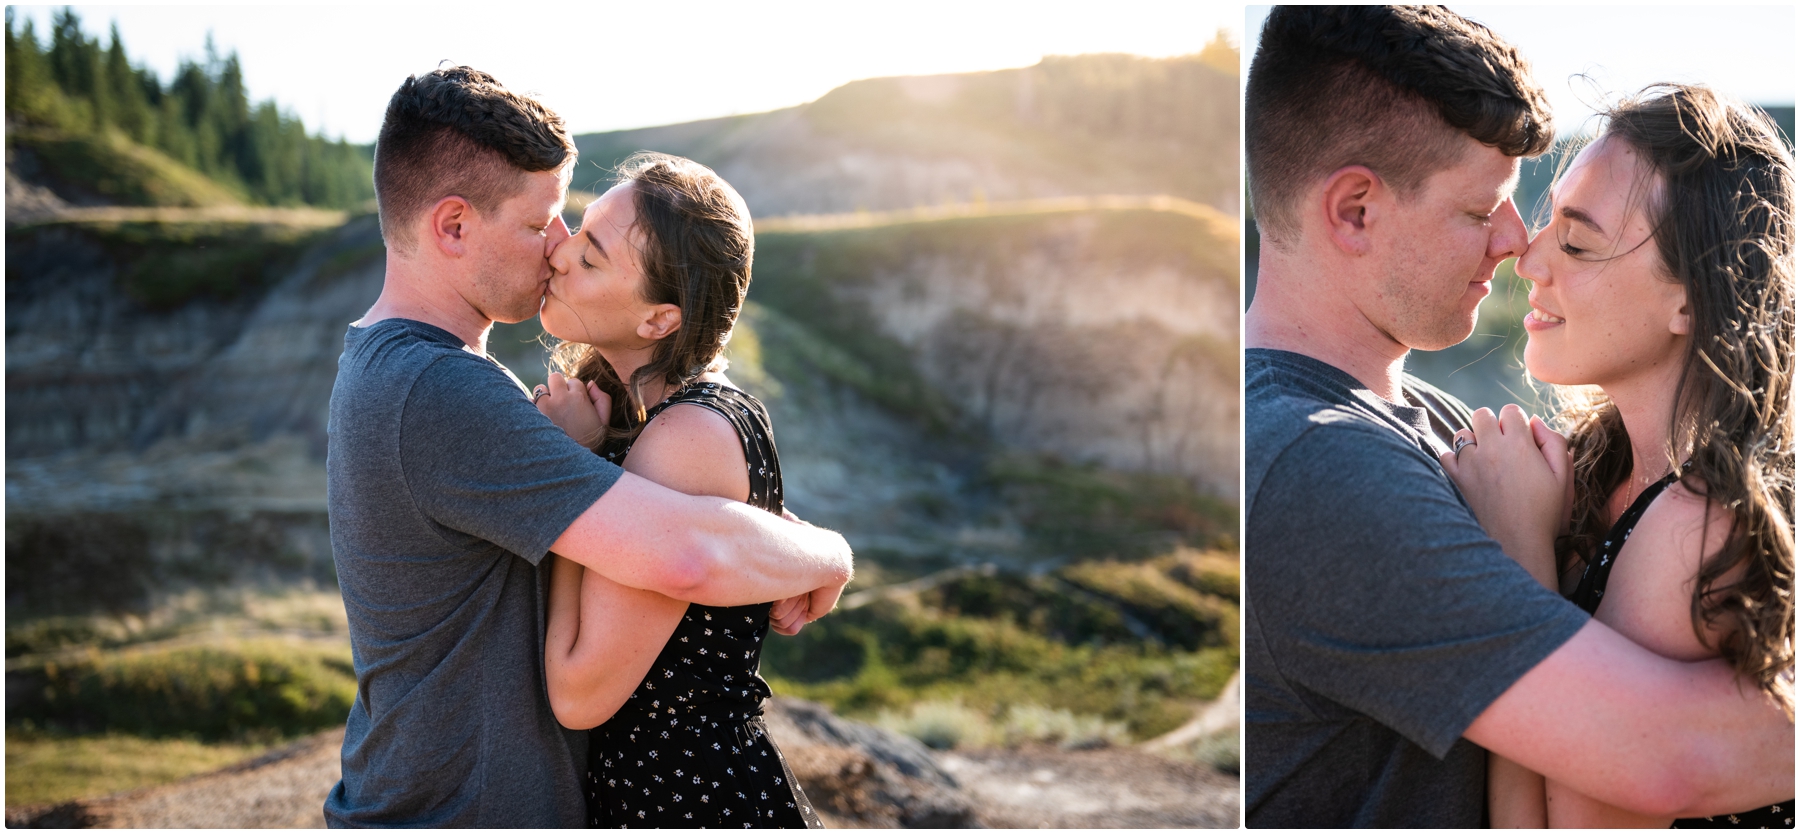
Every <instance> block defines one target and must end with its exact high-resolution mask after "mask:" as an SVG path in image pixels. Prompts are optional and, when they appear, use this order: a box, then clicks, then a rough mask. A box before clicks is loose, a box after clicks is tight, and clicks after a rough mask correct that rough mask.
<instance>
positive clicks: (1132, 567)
mask: <svg viewBox="0 0 1800 834" xmlns="http://www.w3.org/2000/svg"><path fill="white" fill-rule="evenodd" d="M1057 575H1058V576H1061V577H1062V578H1064V579H1067V580H1068V581H1069V582H1071V583H1073V584H1075V585H1077V586H1079V587H1081V588H1083V589H1086V590H1088V591H1091V592H1093V593H1096V594H1099V595H1101V596H1103V597H1105V598H1107V599H1111V600H1115V601H1117V602H1118V603H1119V604H1120V605H1121V606H1123V607H1124V608H1125V609H1126V610H1127V611H1129V612H1130V613H1131V614H1132V615H1133V616H1136V617H1138V618H1139V619H1140V620H1142V621H1143V622H1145V623H1146V624H1147V625H1148V626H1149V627H1150V628H1152V629H1154V630H1155V631H1156V632H1157V633H1158V634H1160V635H1162V636H1163V638H1164V639H1166V640H1168V641H1169V642H1171V643H1173V644H1175V645H1177V646H1180V647H1181V648H1184V649H1197V648H1200V647H1202V646H1235V645H1237V634H1238V629H1237V616H1238V615H1237V606H1235V605H1233V604H1231V603H1230V602H1227V601H1225V600H1223V599H1220V598H1219V597H1216V596H1210V595H1207V594H1204V593H1201V592H1199V591H1196V590H1194V589H1193V588H1191V587H1189V586H1187V585H1185V584H1183V583H1181V582H1178V581H1176V580H1175V579H1174V578H1173V577H1171V576H1170V575H1169V574H1168V573H1167V572H1165V571H1164V570H1163V569H1162V566H1161V565H1159V564H1157V563H1154V562H1152V563H1143V562H1137V563H1131V562H1110V561H1109V562H1082V563H1080V564H1075V565H1070V566H1068V567H1065V568H1063V569H1061V570H1059V571H1057ZM1233 596H1235V594H1233Z"/></svg>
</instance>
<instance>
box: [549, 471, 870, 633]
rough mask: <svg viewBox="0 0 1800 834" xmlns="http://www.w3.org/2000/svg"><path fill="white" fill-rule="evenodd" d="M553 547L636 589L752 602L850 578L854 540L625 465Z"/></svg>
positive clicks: (690, 598)
mask: <svg viewBox="0 0 1800 834" xmlns="http://www.w3.org/2000/svg"><path fill="white" fill-rule="evenodd" d="M550 549H551V550H553V551H555V552H556V553H558V554H560V555H562V556H563V557H565V558H567V559H569V560H571V561H574V562H577V563H579V564H581V565H584V566H586V567H588V568H590V569H592V570H593V571H594V572H596V573H598V574H600V575H601V576H604V577H606V578H608V579H611V580H612V581H614V582H617V583H619V584H621V585H625V586H627V587H631V588H642V589H644V590H647V591H655V592H657V593H659V594H663V595H665V596H670V597H674V598H675V599H679V600H682V601H683V602H697V603H700V604H701V605H722V606H728V605H750V604H753V603H758V602H768V601H770V600H777V599H785V598H787V597H791V596H796V595H799V594H805V593H809V592H812V591H816V590H819V589H826V588H840V589H841V588H842V587H843V585H844V583H846V582H848V581H849V580H850V574H851V562H850V545H849V544H848V543H846V542H845V541H844V537H843V536H840V535H838V534H837V533H834V532H832V531H830V530H825V529H823V528H819V527H814V526H812V525H808V524H795V523H793V522H791V521H786V520H784V519H782V518H780V517H778V516H775V515H773V514H771V513H767V512H764V511H762V510H759V509H757V508H755V507H752V506H750V505H748V504H744V503H741V502H737V501H732V500H729V499H726V498H717V497H710V496H697V495H683V494H681V493H679V492H676V491H675V490H672V489H668V488H666V487H662V486H658V485H657V484H655V483H652V482H651V481H649V480H647V479H645V478H641V477H638V476H636V475H633V474H631V473H625V474H623V475H621V476H620V477H619V481H618V482H617V483H615V484H613V486H612V488H610V489H608V490H607V491H606V494H605V495H602V496H601V497H600V500H598V501H595V502H594V505H593V506H592V507H589V508H588V509H587V511H586V512H583V513H582V514H581V516H580V517H579V518H577V519H576V520H575V523H573V524H571V525H569V529H567V530H565V531H563V534H562V536H561V537H560V538H558V539H557V540H556V542H555V543H554V544H552V545H551V546H550Z"/></svg>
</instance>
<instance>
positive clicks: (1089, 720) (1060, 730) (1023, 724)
mask: <svg viewBox="0 0 1800 834" xmlns="http://www.w3.org/2000/svg"><path fill="white" fill-rule="evenodd" d="M1000 737H1001V739H1003V740H1004V741H1005V742H1006V743H1007V744H1008V745H1018V744H1023V743H1026V742H1036V743H1039V744H1055V745H1058V746H1060V747H1063V748H1065V749H1069V750H1085V749H1089V748H1093V747H1106V746H1108V745H1114V744H1128V743H1130V741H1131V734H1130V731H1129V730H1128V729H1127V728H1126V726H1125V724H1124V723H1123V722H1120V721H1108V720H1106V719H1105V718H1101V717H1099V716H1096V715H1076V714H1075V713H1073V712H1070V711H1068V710H1066V709H1049V708H1048V707H1040V706H1038V705H1036V704H1020V705H1018V706H1014V707H1013V708H1011V709H1009V710H1007V711H1006V720H1005V721H1004V722H1003V723H1002V724H1001V726H1000Z"/></svg>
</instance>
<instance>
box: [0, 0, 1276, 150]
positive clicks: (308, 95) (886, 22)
mask: <svg viewBox="0 0 1800 834" xmlns="http://www.w3.org/2000/svg"><path fill="white" fill-rule="evenodd" d="M497 6H498V4H482V5H466V6H465V5H437V6H432V7H426V8H420V7H411V8H408V7H397V6H390V5H386V4H363V5H359V6H349V7H346V6H338V7H319V6H308V7H292V6H211V7H206V6H162V7H158V6H76V7H75V9H76V12H77V13H78V14H79V15H80V16H81V19H82V25H83V27H84V28H85V29H87V30H88V32H89V33H91V34H93V35H96V36H99V37H100V38H101V39H102V41H103V42H104V41H105V39H106V32H107V29H108V27H109V26H110V25H111V24H112V23H113V22H115V21H116V22H117V23H118V26H119V33H120V36H121V38H122V39H123V40H124V42H125V48H126V51H127V54H129V55H130V56H131V57H132V59H133V60H134V61H137V62H141V63H145V64H148V65H149V66H150V67H152V68H153V69H155V70H156V71H157V73H158V74H159V75H160V77H161V78H162V79H163V80H164V81H165V82H166V81H167V80H168V79H169V78H170V77H171V76H172V75H173V72H174V70H175V67H176V66H177V65H178V64H179V62H180V61H181V60H183V59H190V60H198V59H200V58H201V57H202V56H203V55H204V54H205V43H206V36H207V33H208V32H211V33H212V35H213V38H214V39H215V42H216V43H217V45H218V47H219V50H220V52H221V53H225V52H228V51H230V50H236V51H237V53H238V56H239V59H240V60H241V61H242V62H243V66H244V74H245V85H246V86H247V87H248V88H249V91H250V97H251V99H252V100H253V101H262V100H265V99H269V98H273V99H275V100H276V101H277V102H280V103H281V105H282V106H284V107H286V108H288V109H289V110H290V111H292V112H293V113H295V114H297V115H299V116H300V117H301V118H302V119H304V120H305V122H306V124H307V127H308V128H309V129H317V128H318V127H321V126H322V127H323V128H324V131H325V133H326V135H327V136H329V137H332V138H338V137H342V138H346V139H349V140H350V141H352V142H358V143H363V142H372V141H374V139H375V134H376V133H377V131H379V129H380V127H381V116H382V113H383V111H384V110H385V109H386V107H387V99H388V97H389V96H390V95H392V94H393V92H394V90H395V88H397V87H399V85H400V82H401V81H402V80H404V79H405V78H406V76H408V75H411V74H416V73H423V72H428V71H430V70H431V69H432V68H433V67H436V66H437V65H438V62H439V61H442V60H449V61H452V62H455V63H463V64H468V65H470V66H474V67H476V68H478V69H482V70H485V71H487V72H489V73H492V74H493V75H494V76H495V77H496V78H498V79H499V80H500V81H501V83H503V84H506V85H507V86H509V87H512V88H514V89H518V90H525V91H530V92H534V93H537V94H538V95H540V96H541V97H542V98H543V99H544V101H545V102H546V103H547V104H549V105H550V106H551V107H553V108H555V109H556V110H557V111H558V112H559V113H561V114H562V115H563V117H564V118H565V119H566V120H567V121H568V123H569V127H570V129H571V130H572V131H573V132H575V133H589V132H594V131H602V130H617V129H622V128H632V127H647V126H651V125H661V124H672V123H676V122H685V121H692V120H695V119H705V118H713V117H718V116H728V115H733V114H737V113H755V112H761V111H765V110H773V109H776V108H781V107H788V106H791V105H796V104H802V103H805V102H808V101H812V100H813V99H816V98H818V97H819V96H821V95H824V94H825V93H826V92H828V91H830V90H831V89H832V88H834V87H837V86H839V85H841V84H844V83H845V82H848V81H853V80H856V79H859V78H874V77H881V76H890V75H926V74H934V73H947V72H972V71H978V70H991V69H1005V68H1010V67H1022V66H1030V65H1031V64H1035V63H1037V62H1038V61H1039V60H1040V59H1041V58H1043V57H1044V56H1045V55H1075V54H1082V53H1089V52H1127V53H1133V54H1139V55H1147V56H1152V57H1166V56H1171V55H1181V54H1187V53H1192V52H1197V51H1199V50H1200V48H1201V47H1202V46H1203V45H1205V43H1206V42H1207V41H1208V40H1210V39H1211V38H1212V36H1213V34H1214V33H1215V32H1217V31H1218V30H1219V29H1221V28H1224V29H1226V30H1228V31H1230V32H1231V33H1232V36H1233V38H1234V39H1235V38H1237V37H1238V33H1240V32H1241V30H1242V26H1243V21H1244V18H1243V12H1242V8H1243V7H1242V6H1239V5H1237V4H1235V3H1205V2H1191V0H1190V1H1189V2H1179V1H1178V0H1109V2H1107V3H1106V4H1104V5H1102V4H1100V3H1097V2H1084V3H1073V2H1067V1H1066V0H1040V2H1024V1H1023V0H960V2H958V1H956V0H886V1H885V2H878V1H877V0H870V1H869V2H861V1H860V0H859V2H823V1H822V0H779V1H765V2H755V3H751V2H693V0H668V1H666V2H657V3H631V4H626V3H618V2H580V3H569V4H562V5H560V6H554V7H553V6H550V5H548V4H546V5H545V6H543V7H541V8H544V9H545V12H544V13H542V14H538V15H522V14H519V13H517V12H513V11H501V10H499V9H498V8H497ZM12 8H13V9H14V10H15V14H18V15H20V16H21V17H20V22H21V23H22V22H23V20H24V19H25V18H30V19H31V20H33V21H35V25H36V26H37V27H38V34H39V37H40V39H44V40H47V39H48V34H49V26H48V24H49V21H50V17H51V14H52V11H53V8H54V7H50V6H15V7H12ZM514 8H517V7H514ZM652 9H653V10H654V13H652V12H651V11H647V10H652Z"/></svg>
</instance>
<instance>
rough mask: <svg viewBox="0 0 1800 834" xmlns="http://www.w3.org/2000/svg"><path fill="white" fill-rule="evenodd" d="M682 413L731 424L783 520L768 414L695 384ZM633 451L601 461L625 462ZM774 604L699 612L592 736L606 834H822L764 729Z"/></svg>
mask: <svg viewBox="0 0 1800 834" xmlns="http://www.w3.org/2000/svg"><path fill="white" fill-rule="evenodd" d="M677 403H692V404H694V405H698V406H702V407H704V408H707V409H709V410H711V411H713V412H715V413H717V414H719V415H720V416H723V417H724V418H725V419H726V420H727V421H729V422H730V423H731V425H732V427H734V428H736V429H737V433H738V438H739V439H740V440H741V441H742V442H743V444H744V460H745V461H746V462H747V463H748V465H749V469H750V504H751V505H753V506H756V507H760V508H762V509H765V510H768V511H769V512H772V513H780V512H781V507H782V504H781V465H780V462H779V461H778V460H777V458H776V456H775V439H774V433H773V431H772V429H771V428H770V426H769V414H768V412H767V411H766V410H765V409H764V408H763V404H762V403H761V402H758V401H757V399H756V398H755V397H752V396H750V395H749V394H746V393H744V392H742V391H739V390H737V389H735V388H729V387H726V386H723V385H719V384H717V383H695V384H692V385H689V386H688V387H686V388H683V389H682V390H681V391H679V392H677V393H676V394H675V395H674V396H672V397H670V398H669V399H667V400H665V401H663V402H662V403H661V404H659V405H657V406H656V407H655V408H653V409H651V410H650V411H649V413H648V414H647V415H646V417H647V418H652V419H653V418H655V416H656V415H657V414H660V413H661V412H662V411H663V409H666V408H668V407H669V406H672V405H675V404H677ZM630 451H631V448H630V446H629V445H626V444H614V445H608V446H603V447H602V448H601V450H600V453H601V454H602V455H603V456H605V457H606V458H607V459H609V460H612V461H613V462H614V463H623V462H624V460H625V456H626V455H627V454H628V453H629V452H630ZM768 631H769V605H768V604H767V603H763V604H760V605H743V606H737V607H732V608H718V607H713V606H707V605H690V606H688V609H687V613H686V614H684V615H683V616H682V618H681V623H680V625H678V626H676V627H675V633H674V635H673V636H671V637H670V638H669V643H668V645H666V646H664V647H663V650H662V653H661V654H660V655H658V656H657V658H656V662H655V664H654V665H652V666H651V667H650V673H649V674H648V675H646V676H645V677H644V682H643V683H641V684H638V688H637V690H636V691H634V692H632V693H631V697H630V698H628V699H626V701H625V705H624V706H622V707H620V708H619V711H618V712H617V713H615V714H614V715H613V717H612V718H611V720H608V721H607V722H606V723H605V724H602V725H600V726H598V727H595V728H594V729H593V730H592V731H590V735H589V740H588V773H587V792H588V793H587V795H588V816H589V821H590V823H591V824H592V825H594V826H595V827H600V828H651V827H655V828H725V827H729V828H822V827H824V826H822V825H821V824H820V823H819V818H818V815H817V814H815V813H814V812H813V809H812V805H811V803H809V802H808V801H807V800H806V794H805V793H804V792H802V791H801V790H800V786H799V785H798V784H796V783H795V782H794V775H793V773H792V771H790V770H788V766H787V762H786V761H785V760H783V759H782V757H781V751H780V750H777V749H776V748H775V744H774V742H772V741H770V740H769V736H768V732H767V731H766V730H765V729H764V727H763V722H762V703H763V700H764V699H766V698H768V697H769V694H770V693H769V685H768V684H767V683H765V682H764V681H763V679H762V677H761V676H760V675H758V674H757V667H758V665H759V664H760V662H761V657H762V641H763V638H764V636H766V635H767V634H768Z"/></svg>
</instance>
